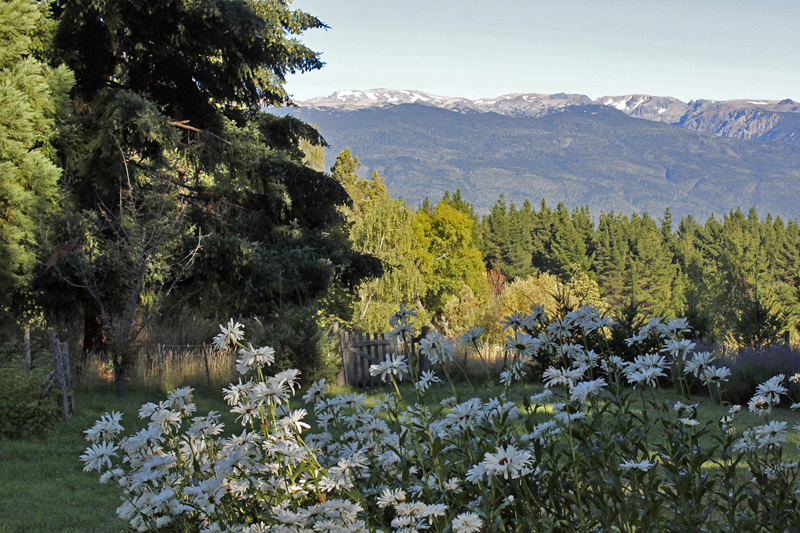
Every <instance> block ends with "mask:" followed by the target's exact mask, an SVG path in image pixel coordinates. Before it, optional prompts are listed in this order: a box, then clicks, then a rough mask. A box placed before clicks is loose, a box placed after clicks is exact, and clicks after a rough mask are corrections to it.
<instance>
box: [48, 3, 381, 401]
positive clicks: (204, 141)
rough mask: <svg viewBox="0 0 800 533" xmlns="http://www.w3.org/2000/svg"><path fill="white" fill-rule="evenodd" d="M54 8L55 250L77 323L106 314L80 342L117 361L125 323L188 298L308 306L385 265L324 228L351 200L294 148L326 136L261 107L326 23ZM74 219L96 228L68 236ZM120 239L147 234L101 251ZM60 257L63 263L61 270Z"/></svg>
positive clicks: (253, 306)
mask: <svg viewBox="0 0 800 533" xmlns="http://www.w3.org/2000/svg"><path fill="white" fill-rule="evenodd" d="M53 14H54V17H55V19H56V20H57V21H58V28H57V32H56V35H55V39H54V41H53V42H54V46H55V51H54V53H53V56H54V57H56V58H59V59H62V60H63V61H65V62H66V63H67V64H68V65H70V66H71V67H72V68H73V69H74V71H75V72H76V76H77V85H76V87H75V91H74V96H75V98H76V101H75V103H76V109H77V110H78V112H76V113H75V114H74V115H72V116H71V117H70V120H69V122H68V124H67V126H66V127H65V128H64V134H63V135H62V139H61V142H60V145H59V148H60V150H61V155H62V159H63V160H64V161H65V162H67V164H68V168H69V174H68V175H67V176H66V179H65V181H64V183H65V184H66V185H67V188H68V192H69V198H68V199H69V201H70V202H69V204H68V210H69V211H70V216H68V217H66V218H67V220H65V223H64V225H63V226H64V227H65V229H64V231H63V232H62V239H61V242H60V243H57V245H56V246H55V247H54V253H53V256H52V258H51V263H53V264H54V265H55V266H56V267H57V268H60V269H61V274H62V276H61V277H62V279H65V280H67V284H70V285H71V286H72V287H73V288H79V289H84V292H82V293H78V294H75V293H74V292H73V293H72V294H70V295H69V296H70V297H71V298H70V300H71V301H70V303H71V304H72V303H73V302H74V300H75V299H76V298H80V299H81V300H82V304H83V308H84V311H85V313H84V314H85V317H86V323H87V324H90V323H92V324H93V323H102V330H103V332H101V333H100V334H98V335H97V336H96V338H97V339H99V340H98V342H96V343H94V345H91V343H89V342H86V343H85V347H86V348H94V349H98V350H101V351H109V350H111V351H116V352H118V353H121V354H123V355H120V356H119V357H117V356H116V355H115V356H114V357H115V370H117V371H118V373H119V372H123V369H124V366H125V365H124V363H125V360H126V359H127V358H129V356H130V354H131V353H133V350H132V348H131V346H132V345H133V343H134V342H135V340H136V333H135V332H132V330H131V327H130V325H131V324H133V323H136V324H137V325H143V324H146V323H147V322H148V320H152V319H153V317H154V316H156V313H158V312H162V310H166V309H169V308H170V307H172V308H176V307H180V306H182V305H183V304H184V303H185V302H186V301H187V300H188V301H190V302H191V303H192V304H193V305H194V306H195V307H196V308H198V309H199V310H200V312H206V313H216V312H224V313H226V314H232V315H238V314H240V313H243V314H245V315H263V314H264V313H265V310H266V309H270V308H273V307H274V306H278V307H280V306H281V305H283V304H292V305H305V304H307V303H311V304H310V305H312V307H313V302H314V300H315V299H316V298H318V297H320V296H321V295H323V294H325V293H326V291H327V290H328V289H329V288H330V287H331V286H332V285H339V286H342V287H345V288H352V287H355V286H357V285H358V284H359V283H360V282H361V281H362V280H363V279H364V278H366V277H370V276H374V275H376V274H379V273H380V272H381V265H380V263H379V261H378V260H377V259H375V258H373V257H371V256H368V255H365V254H362V253H359V252H355V251H353V250H352V248H351V247H350V244H349V243H348V242H347V241H345V240H342V239H338V238H336V235H335V232H336V228H337V227H339V225H340V224H341V223H342V208H344V206H346V205H348V204H349V203H350V199H349V197H348V195H347V192H346V191H345V189H344V188H343V187H342V186H341V184H339V183H338V182H337V181H336V179H334V178H332V177H331V176H328V175H326V174H325V173H324V172H322V171H321V168H320V162H319V161H318V159H319V158H318V157H317V158H316V159H315V161H313V162H311V161H310V160H308V158H307V157H306V153H311V152H314V151H316V152H319V150H320V149H321V148H322V147H324V146H325V141H324V140H323V139H322V137H321V136H320V135H319V133H318V132H317V131H316V129H315V128H313V127H312V126H310V125H308V124H306V123H304V122H302V121H300V120H297V119H295V118H293V117H276V116H274V115H269V114H265V113H263V112H262V107H263V106H269V105H274V106H277V105H282V104H284V103H287V101H288V96H287V94H286V92H285V89H284V86H283V85H284V83H285V78H286V75H287V74H289V73H295V72H304V71H308V70H314V69H317V68H320V67H321V66H322V63H321V62H320V61H319V58H318V54H317V53H316V52H313V51H311V50H309V49H308V48H307V47H305V46H304V45H302V43H301V42H300V41H299V40H298V38H297V36H299V35H300V34H302V33H303V32H304V31H305V30H308V29H313V28H322V27H325V26H324V24H322V23H321V22H320V21H319V20H318V19H316V18H315V17H313V16H311V15H308V14H306V13H303V12H302V11H299V10H292V9H290V7H289V3H288V2H284V1H282V0H268V1H259V2H250V1H246V2H240V1H230V0H211V1H208V2H183V1H180V0H167V1H164V2H157V3H155V4H154V3H152V2H144V1H127V0H111V1H108V2H100V3H98V2H94V1H92V0H85V1H84V0H81V1H77V2H64V3H57V4H56V5H55V7H54V10H53ZM304 150H305V151H304ZM317 155H319V154H317ZM315 167H316V169H315ZM165 186H167V187H168V188H169V190H168V191H167V192H163V191H164V190H165ZM156 193H157V194H156ZM130 198H136V199H137V201H138V204H137V209H139V211H137V212H139V213H141V214H142V215H143V216H144V218H139V219H136V220H139V221H140V222H139V223H138V226H137V227H138V228H139V231H130V230H129V229H128V226H124V223H125V222H126V221H127V220H129V219H130V218H131V217H128V216H127V214H126V213H128V212H130V211H135V210H131V208H130V207H129V205H128V204H129V202H130V201H129V199H130ZM154 198H156V200H154ZM159 198H161V199H164V198H167V199H168V201H166V200H165V201H161V200H160V199H159ZM126 217H127V218H126ZM134 218H135V217H134ZM159 218H161V219H163V221H164V222H165V223H166V224H161V221H160V220H159ZM79 219H80V220H81V221H80V222H78V220H79ZM93 221H97V223H93ZM108 221H114V222H115V224H108V223H106V222H108ZM145 221H146V222H145ZM73 222H74V223H73ZM81 224H82V225H83V226H86V227H87V228H89V227H90V226H92V227H95V228H98V230H97V231H95V232H92V233H91V237H92V238H91V239H87V238H84V236H85V235H86V233H85V232H84V233H83V236H77V235H75V234H74V233H75V229H76V225H81ZM165 225H166V227H168V229H169V230H170V231H169V232H168V233H167V232H165V231H163V230H164V229H165V228H164V227H162V226H165ZM123 227H125V228H126V229H125V231H122V230H121V228H123ZM145 235H149V236H153V235H155V236H156V237H147V238H145ZM131 236H135V238H131ZM138 237H141V238H140V239H138V241H137V238H138ZM119 241H123V242H127V243H128V244H131V243H134V242H148V244H153V245H151V246H149V247H146V248H145V247H139V248H137V247H136V246H134V245H125V246H123V248H124V249H123V250H121V251H120V253H115V254H110V253H109V252H112V251H115V250H118V249H119V246H117V244H116V243H118V242H119ZM155 244H158V245H157V246H156V245H155ZM126 254H127V255H126ZM111 255H113V256H115V257H116V259H115V260H114V261H110V260H106V259H107V258H109V257H110V256H111ZM67 256H70V257H72V258H73V260H72V264H71V270H70V268H69V267H64V268H61V267H62V266H63V263H68V262H69V261H66V260H65V258H66V257H67ZM75 257H81V261H76V260H74V258H75ZM120 264H122V265H129V264H135V265H137V266H138V269H137V274H136V276H134V278H138V279H134V278H130V279H129V281H130V283H124V282H121V281H123V279H122V278H123V277H124V276H120V275H119V274H118V272H119V271H120V270H121V269H120V268H117V267H118V265H120ZM65 270H67V271H65ZM123 270H124V269H123ZM126 279H128V278H126ZM76 280H80V281H76ZM87 280H88V281H87ZM42 293H43V294H45V295H47V294H53V291H42ZM52 300H53V299H51V303H52V304H53V307H55V306H57V305H63V301H61V302H58V301H55V302H54V301H52ZM120 304H121V305H120ZM87 331H88V329H87ZM120 331H123V333H122V334H120V333H119V332H120ZM129 332H131V334H129ZM88 340H89V339H88V338H87V341H88ZM124 354H128V355H124ZM117 363H118V364H117ZM117 381H118V386H119V385H120V383H122V384H124V379H118V380H117Z"/></svg>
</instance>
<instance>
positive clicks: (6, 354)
mask: <svg viewBox="0 0 800 533" xmlns="http://www.w3.org/2000/svg"><path fill="white" fill-rule="evenodd" d="M49 363H50V358H49V353H48V352H47V350H43V349H41V347H38V346H36V345H35V344H34V345H33V346H32V348H31V371H30V372H28V371H26V370H25V366H24V354H23V347H22V345H21V344H20V343H8V342H7V343H4V344H3V345H0V438H21V437H29V436H32V435H37V434H41V433H43V432H44V431H45V430H46V429H47V428H48V427H49V426H50V424H51V423H52V422H53V421H54V420H55V417H56V414H55V413H56V412H57V409H56V398H55V391H54V390H53V389H50V390H48V383H49V382H48V380H47V376H48V374H49V373H50V370H52V366H51V365H50V364H49Z"/></svg>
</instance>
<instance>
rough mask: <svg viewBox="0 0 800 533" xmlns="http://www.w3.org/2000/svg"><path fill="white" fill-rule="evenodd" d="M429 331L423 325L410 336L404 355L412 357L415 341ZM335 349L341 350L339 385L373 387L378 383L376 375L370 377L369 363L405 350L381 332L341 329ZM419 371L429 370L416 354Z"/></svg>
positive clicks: (404, 377) (406, 378)
mask: <svg viewBox="0 0 800 533" xmlns="http://www.w3.org/2000/svg"><path fill="white" fill-rule="evenodd" d="M429 330H430V328H429V327H427V326H424V327H423V328H422V331H421V332H420V335H419V337H414V338H412V339H411V342H410V343H409V347H408V350H410V353H406V356H407V357H408V356H410V357H409V359H410V360H415V359H416V356H417V352H418V348H417V344H419V341H421V340H422V339H424V338H425V336H426V335H427V334H428V331H429ZM339 349H340V351H341V353H342V371H341V372H340V373H339V379H338V382H339V385H351V386H353V387H356V388H361V389H364V388H367V387H376V386H379V385H381V384H382V381H381V378H380V377H379V376H371V375H370V373H369V367H370V365H377V364H380V363H382V362H384V361H385V360H386V354H387V353H404V352H405V351H406V350H407V349H406V346H405V345H404V344H403V343H402V342H398V343H394V342H393V341H390V340H388V339H387V338H386V334H385V333H373V334H372V338H370V334H369V333H364V332H363V331H356V332H347V331H343V332H342V333H341V334H340V335H339ZM419 362H420V367H421V370H429V369H430V362H429V361H428V358H427V357H425V356H424V355H421V354H420V358H419ZM400 380H401V381H403V380H405V381H411V377H410V376H408V375H407V374H402V375H401V376H400Z"/></svg>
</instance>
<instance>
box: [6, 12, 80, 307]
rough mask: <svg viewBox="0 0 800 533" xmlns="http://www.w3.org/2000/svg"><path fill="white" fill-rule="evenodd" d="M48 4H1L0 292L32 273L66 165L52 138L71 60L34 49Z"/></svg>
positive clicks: (64, 108)
mask: <svg viewBox="0 0 800 533" xmlns="http://www.w3.org/2000/svg"><path fill="white" fill-rule="evenodd" d="M41 9H42V4H40V3H39V2H35V1H32V0H10V1H4V2H3V3H2V4H0V292H2V294H3V299H4V301H3V302H2V303H5V304H8V303H9V301H8V297H9V296H10V295H11V294H12V293H13V291H14V290H15V289H18V288H21V287H22V285H23V284H24V283H25V282H26V281H27V280H28V277H29V275H30V273H31V272H32V269H33V267H34V264H35V258H36V254H37V252H38V246H39V244H40V238H39V237H40V228H42V227H46V226H47V223H46V222H44V219H45V215H46V214H47V213H48V211H51V210H52V209H53V208H54V207H55V206H56V205H57V202H58V198H59V196H60V194H59V192H60V191H59V187H58V179H59V177H60V176H61V169H59V168H58V167H57V166H56V165H55V163H54V162H53V156H54V151H53V148H52V146H51V139H52V137H53V135H54V133H55V126H56V119H57V118H59V117H63V116H64V115H66V113H67V112H68V110H69V91H70V89H71V87H72V84H73V82H74V79H73V76H72V73H71V72H69V70H67V69H66V67H56V68H50V67H48V66H47V65H46V64H44V63H43V62H41V61H40V60H39V59H37V58H36V57H35V56H34V42H33V37H34V36H35V35H36V33H37V28H38V27H40V26H41V24H42V22H43V18H44V16H43V13H42V11H41Z"/></svg>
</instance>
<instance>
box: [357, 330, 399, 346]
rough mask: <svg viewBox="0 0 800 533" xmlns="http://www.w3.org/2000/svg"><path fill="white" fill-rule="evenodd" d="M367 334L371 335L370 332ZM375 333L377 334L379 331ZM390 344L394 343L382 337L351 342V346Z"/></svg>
mask: <svg viewBox="0 0 800 533" xmlns="http://www.w3.org/2000/svg"><path fill="white" fill-rule="evenodd" d="M367 335H369V334H367ZM375 335H377V333H376V334H375ZM390 344H392V343H391V341H387V340H381V339H374V340H369V339H366V340H363V341H354V342H351V343H350V346H359V347H362V346H389V345H390Z"/></svg>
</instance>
